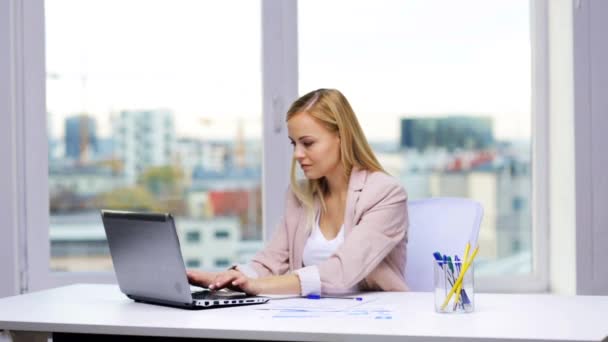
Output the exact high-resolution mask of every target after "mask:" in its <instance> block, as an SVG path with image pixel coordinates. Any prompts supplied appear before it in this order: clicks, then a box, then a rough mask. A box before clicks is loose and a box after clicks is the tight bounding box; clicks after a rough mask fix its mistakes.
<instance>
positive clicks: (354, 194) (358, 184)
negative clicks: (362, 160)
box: [344, 168, 367, 236]
mask: <svg viewBox="0 0 608 342" xmlns="http://www.w3.org/2000/svg"><path fill="white" fill-rule="evenodd" d="M366 178H367V171H365V170H361V169H358V168H353V170H352V171H351V174H350V179H349V180H348V194H347V195H346V208H345V209H344V235H345V236H347V235H348V234H349V233H350V232H351V231H352V229H353V226H354V224H355V222H354V220H355V217H356V210H357V202H358V201H359V195H360V194H361V190H363V185H364V184H365V180H366Z"/></svg>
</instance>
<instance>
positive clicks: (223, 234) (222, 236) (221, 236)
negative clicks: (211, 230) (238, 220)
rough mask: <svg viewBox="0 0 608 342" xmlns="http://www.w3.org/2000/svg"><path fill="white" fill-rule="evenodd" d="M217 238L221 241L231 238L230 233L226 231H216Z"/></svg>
mask: <svg viewBox="0 0 608 342" xmlns="http://www.w3.org/2000/svg"><path fill="white" fill-rule="evenodd" d="M215 238H216V239H218V240H220V239H228V238H230V233H229V232H228V231H225V230H216V231H215Z"/></svg>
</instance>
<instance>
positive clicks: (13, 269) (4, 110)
mask: <svg viewBox="0 0 608 342" xmlns="http://www.w3.org/2000/svg"><path fill="white" fill-rule="evenodd" d="M12 4H13V2H11V1H0V51H13V48H12V46H11V44H13V42H12V39H11V32H12V17H11V15H12V12H13V6H12ZM13 56H14V55H13V54H11V57H13ZM13 63H14V59H13V58H0V122H1V123H2V124H1V125H0V157H1V158H2V163H1V164H2V167H0V272H1V273H0V297H5V296H9V295H14V294H17V293H18V292H19V283H18V262H17V225H16V217H17V214H16V211H17V205H16V203H15V201H14V200H13V199H14V198H16V196H15V194H16V190H17V189H16V187H15V183H16V182H15V180H16V178H15V177H16V174H17V171H16V165H15V162H14V161H15V159H14V158H13V156H14V155H15V154H14V150H15V139H16V132H15V130H14V125H15V120H16V117H15V112H14V110H13V102H12V101H11V99H12V94H13V81H14V77H13V75H14V70H13V66H14V65H13Z"/></svg>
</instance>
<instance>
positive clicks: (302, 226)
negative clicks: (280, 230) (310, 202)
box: [290, 200, 321, 271]
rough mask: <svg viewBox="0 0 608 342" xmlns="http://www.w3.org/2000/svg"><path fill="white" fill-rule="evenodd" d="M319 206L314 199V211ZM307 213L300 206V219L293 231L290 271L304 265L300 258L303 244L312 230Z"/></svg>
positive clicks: (302, 252)
mask: <svg viewBox="0 0 608 342" xmlns="http://www.w3.org/2000/svg"><path fill="white" fill-rule="evenodd" d="M320 207H321V203H320V202H319V201H318V200H315V203H314V213H317V212H318V211H319V208H320ZM307 215H308V213H307V212H306V208H304V207H302V208H301V212H300V219H299V220H298V227H297V229H296V231H295V233H294V235H295V236H294V243H293V248H292V249H291V250H292V251H293V254H292V255H291V256H290V259H291V260H293V265H291V271H293V270H297V269H299V268H301V267H302V266H304V261H303V260H302V256H303V255H304V246H305V245H306V242H307V241H308V237H310V233H311V232H312V227H311V226H310V225H309V224H308V217H307Z"/></svg>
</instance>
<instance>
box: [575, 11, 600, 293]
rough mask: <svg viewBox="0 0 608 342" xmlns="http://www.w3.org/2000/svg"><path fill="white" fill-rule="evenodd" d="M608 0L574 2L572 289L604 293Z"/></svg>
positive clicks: (578, 291)
mask: <svg viewBox="0 0 608 342" xmlns="http://www.w3.org/2000/svg"><path fill="white" fill-rule="evenodd" d="M606 18H608V1H605V0H586V1H575V2H574V16H573V23H574V25H573V28H574V29H573V36H574V112H575V120H574V134H575V156H576V158H575V165H576V178H575V179H576V227H577V229H576V251H577V252H576V255H577V258H576V261H577V263H576V285H577V288H576V293H577V294H595V295H608V266H606V265H607V264H606V263H605V261H606V260H607V259H608V248H606V247H607V246H608V176H606V173H607V170H608V151H607V150H606V149H607V148H608V143H607V142H608V138H607V137H608V39H606V32H608V20H606Z"/></svg>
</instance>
